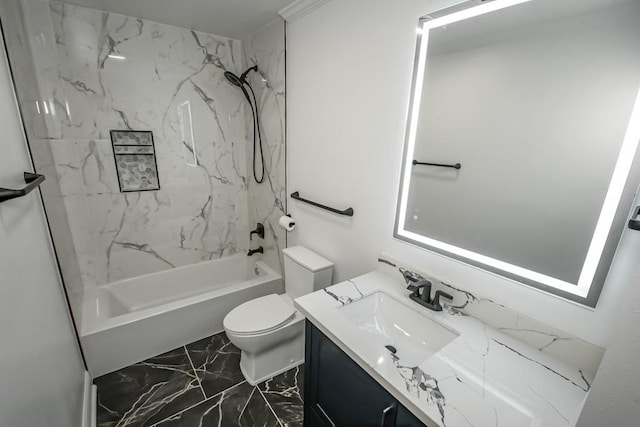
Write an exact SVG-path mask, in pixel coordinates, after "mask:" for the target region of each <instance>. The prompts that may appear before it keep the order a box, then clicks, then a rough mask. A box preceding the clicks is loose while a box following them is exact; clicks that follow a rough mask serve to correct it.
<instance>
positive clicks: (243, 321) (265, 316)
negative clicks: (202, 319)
mask: <svg viewBox="0 0 640 427" xmlns="http://www.w3.org/2000/svg"><path fill="white" fill-rule="evenodd" d="M294 315H295V309H294V308H293V307H292V306H291V305H290V304H287V302H286V301H285V300H284V299H283V298H282V297H281V296H280V295H277V294H270V295H265V296H263V297H260V298H256V299H253V300H251V301H247V302H245V303H243V304H240V305H239V306H237V307H236V308H234V309H233V310H231V311H230V312H229V314H227V315H226V317H225V318H224V321H223V324H224V328H225V330H227V331H228V332H230V333H232V334H235V335H256V334H266V333H269V332H272V331H274V330H276V329H278V328H280V327H281V326H282V325H284V324H286V323H288V322H289V321H290V320H291V318H293V317H294Z"/></svg>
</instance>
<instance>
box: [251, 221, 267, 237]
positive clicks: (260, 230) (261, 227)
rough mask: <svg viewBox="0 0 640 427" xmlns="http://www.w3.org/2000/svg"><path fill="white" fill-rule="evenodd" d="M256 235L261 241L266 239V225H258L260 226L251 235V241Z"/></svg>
mask: <svg viewBox="0 0 640 427" xmlns="http://www.w3.org/2000/svg"><path fill="white" fill-rule="evenodd" d="M254 234H257V235H258V237H260V238H261V239H264V225H262V224H261V223H258V225H257V226H256V229H255V230H253V231H252V232H251V233H249V240H253V235H254Z"/></svg>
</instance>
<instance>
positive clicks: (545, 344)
mask: <svg viewBox="0 0 640 427" xmlns="http://www.w3.org/2000/svg"><path fill="white" fill-rule="evenodd" d="M378 269H379V270H381V271H383V272H385V273H386V274H389V275H390V276H392V277H394V278H400V279H402V280H403V281H404V282H405V283H407V284H408V283H409V282H410V281H415V280H425V279H428V280H429V281H431V283H432V291H431V292H432V294H433V293H435V291H436V290H438V289H440V290H443V291H445V292H447V293H449V294H451V295H452V296H453V297H454V298H453V302H452V303H450V304H449V303H447V304H446V305H445V307H446V310H447V311H448V312H449V313H450V314H453V315H468V316H473V317H475V318H477V319H480V320H482V321H483V322H485V323H487V324H488V325H491V326H492V327H494V328H495V329H497V330H498V331H500V332H502V333H504V334H505V335H508V336H510V337H513V338H516V339H518V340H519V341H522V342H525V343H527V344H529V345H531V346H532V347H534V348H537V349H538V350H539V351H540V352H542V353H546V354H549V355H551V356H553V357H555V358H557V359H559V360H562V361H563V362H566V363H568V364H569V365H571V366H574V367H575V368H576V369H578V370H580V371H581V372H583V373H584V376H585V378H586V380H587V381H588V382H589V383H590V382H592V381H593V379H594V377H595V374H596V371H597V370H598V366H599V365H600V361H601V360H602V356H603V355H604V350H603V349H602V348H600V347H597V346H595V345H593V344H591V343H588V342H586V341H583V340H581V339H579V338H577V337H574V336H572V335H570V334H568V333H566V332H564V331H561V330H559V329H556V328H553V327H551V326H549V325H546V324H544V323H542V322H539V321H537V320H534V319H532V318H530V317H527V316H525V315H523V314H520V313H516V312H514V311H512V310H510V309H508V308H506V307H505V306H503V305H501V304H498V303H496V302H495V301H492V300H491V299H489V298H486V297H483V296H481V295H474V294H472V293H470V292H467V291H465V290H463V289H461V288H459V287H457V286H453V285H452V284H449V283H445V282H443V281H442V280H439V279H437V278H434V277H432V276H431V275H429V274H427V273H424V272H422V271H420V270H419V269H415V268H414V267H411V266H407V265H405V264H403V263H401V262H399V261H398V260H396V259H394V258H392V257H389V256H387V255H382V256H381V257H380V258H379V259H378Z"/></svg>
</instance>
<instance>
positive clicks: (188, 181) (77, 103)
mask: <svg viewBox="0 0 640 427" xmlns="http://www.w3.org/2000/svg"><path fill="white" fill-rule="evenodd" d="M51 15H52V20H53V27H54V33H55V37H56V49H57V56H58V66H59V69H60V72H59V76H58V78H57V82H56V84H57V86H56V89H55V90H54V91H53V94H54V95H53V97H54V105H55V106H56V107H57V113H56V117H57V118H58V120H57V122H56V123H55V124H54V125H51V126H49V128H50V129H49V133H50V142H51V147H52V150H53V155H54V158H55V162H56V168H57V173H58V176H59V179H60V187H61V190H62V196H63V199H64V203H65V207H66V211H67V214H68V217H69V223H70V224H71V226H72V235H73V241H74V245H75V247H76V252H77V253H78V259H79V264H80V269H81V273H82V277H83V282H84V285H85V286H91V285H96V284H104V283H110V282H113V281H117V280H120V279H124V278H128V277H134V276H137V275H140V274H145V273H150V272H155V271H160V270H164V269H168V268H173V267H177V266H181V265H186V264H191V263H194V262H200V261H204V260H209V259H213V258H218V257H221V256H224V255H228V254H232V253H236V252H239V251H244V250H246V249H248V246H249V241H248V231H249V226H250V225H251V226H253V225H254V224H255V220H256V219H257V218H259V219H262V220H264V221H265V226H267V234H268V235H269V236H270V239H271V242H272V243H270V244H269V243H267V244H265V247H272V248H276V247H278V244H279V242H283V241H284V238H282V237H280V236H278V235H277V232H276V231H274V230H275V224H276V223H277V217H278V216H279V215H281V212H283V211H284V209H283V208H281V206H282V200H283V199H284V197H283V193H284V170H282V171H279V170H280V169H283V168H284V137H283V134H284V131H283V129H284V124H283V121H284V64H280V61H281V60H283V59H284V34H283V30H284V28H283V24H281V25H282V28H281V29H280V31H281V32H282V34H281V35H280V38H281V39H282V45H281V46H278V47H277V48H272V47H273V46H271V45H270V44H269V43H266V45H265V46H263V45H262V44H261V43H258V42H256V43H255V44H251V46H252V50H251V52H252V53H251V54H249V55H247V57H248V58H250V59H257V60H258V62H260V66H261V68H263V67H264V70H266V71H267V73H269V74H268V75H267V76H266V77H265V78H266V79H267V83H266V84H264V87H262V86H260V85H259V84H254V88H258V87H260V89H259V90H258V93H257V94H256V95H257V96H258V97H259V99H260V101H259V102H261V103H262V104H265V105H266V104H268V103H269V102H271V101H269V96H271V95H270V92H269V91H270V90H272V91H273V92H272V93H273V96H276V97H279V98H278V101H277V102H276V103H275V105H277V106H280V105H281V106H282V107H281V108H280V110H278V111H277V112H275V113H272V114H270V113H269V112H265V113H263V122H264V123H265V125H264V130H265V133H268V134H269V137H268V138H267V140H269V141H272V142H269V144H265V148H266V145H268V146H269V147H270V149H269V150H265V153H266V152H269V155H268V156H267V157H269V161H270V162H272V164H271V168H270V170H271V171H272V172H271V175H270V178H272V179H270V180H269V181H270V182H269V184H268V191H265V194H266V196H263V194H262V192H261V191H257V190H255V189H254V188H253V187H252V188H249V178H248V177H250V176H251V175H250V169H247V163H248V162H247V159H248V158H249V155H250V152H251V145H250V142H247V129H246V126H245V121H248V122H249V123H250V116H246V111H245V110H244V108H245V103H246V101H245V100H244V98H243V96H242V92H241V91H239V90H238V89H237V88H235V87H233V86H231V85H230V84H229V83H228V82H227V81H226V79H225V78H224V76H223V72H224V71H225V70H230V71H232V72H234V73H238V74H239V73H241V72H242V71H243V69H244V68H245V62H244V59H243V54H242V43H241V42H240V41H238V40H233V39H228V38H224V37H219V36H215V35H211V34H205V33H200V32H195V31H191V30H188V29H183V28H178V27H173V26H169V25H164V24H159V23H155V22H149V21H144V20H140V19H135V18H131V17H126V16H122V15H117V14H111V13H106V12H101V11H97V10H93V9H88V8H84V7H78V6H72V5H68V4H63V3H58V2H52V3H51ZM250 40H252V39H250ZM254 46H255V47H254ZM274 49H275V50H274ZM278 49H281V51H280V50H278ZM271 55H274V56H276V59H274V60H271V59H270V58H269V57H270V56H271ZM122 58H124V59H122ZM262 64H264V65H262ZM260 81H262V80H260ZM272 82H273V83H272ZM271 84H274V85H275V86H270V85H271ZM280 88H282V90H280ZM186 102H188V103H189V105H190V110H191V122H192V132H193V140H194V141H195V144H194V145H195V154H196V157H197V159H198V162H197V165H196V166H192V165H190V163H193V153H192V147H191V146H190V144H185V143H183V141H184V139H185V138H183V132H184V130H185V129H186V130H187V132H190V131H191V129H189V123H184V122H182V121H181V119H180V114H179V113H178V108H179V107H180V106H182V107H184V103H186ZM265 108H266V107H265ZM182 110H183V111H184V108H182ZM247 117H248V118H247ZM271 122H274V123H276V124H277V126H272V125H271ZM111 129H134V130H151V131H153V134H154V140H155V149H156V155H157V164H158V172H159V180H160V187H161V188H160V190H159V191H148V192H136V193H127V194H124V193H120V191H119V187H118V180H117V176H116V170H115V164H114V158H113V152H112V148H111V142H110V140H109V130H111ZM274 129H275V130H274ZM279 150H281V151H282V152H280V151H279ZM272 159H275V160H272ZM276 169H277V170H278V171H277V172H276ZM263 186H264V184H263ZM250 191H252V192H255V193H256V195H252V196H251V197H250V196H249V192H250ZM259 204H260V205H262V204H268V205H269V206H268V208H263V207H261V206H260V207H258V206H257V205H259ZM249 205H251V209H250V208H249ZM274 205H277V207H276V208H272V206H274ZM249 212H251V214H249ZM249 215H250V216H251V222H249ZM274 218H275V221H274ZM268 224H273V226H269V225H268ZM274 252H275V251H274ZM278 252H279V251H278ZM270 264H272V265H273V266H274V267H275V266H276V265H274V264H275V263H274V262H271V263H270Z"/></svg>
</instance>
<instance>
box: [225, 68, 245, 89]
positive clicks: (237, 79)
mask: <svg viewBox="0 0 640 427" xmlns="http://www.w3.org/2000/svg"><path fill="white" fill-rule="evenodd" d="M224 76H225V77H226V78H227V80H229V83H231V84H232V85H234V86H237V87H242V85H243V84H244V81H243V80H242V79H240V77H238V76H236V75H235V74H233V73H232V72H231V71H225V72H224Z"/></svg>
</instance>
